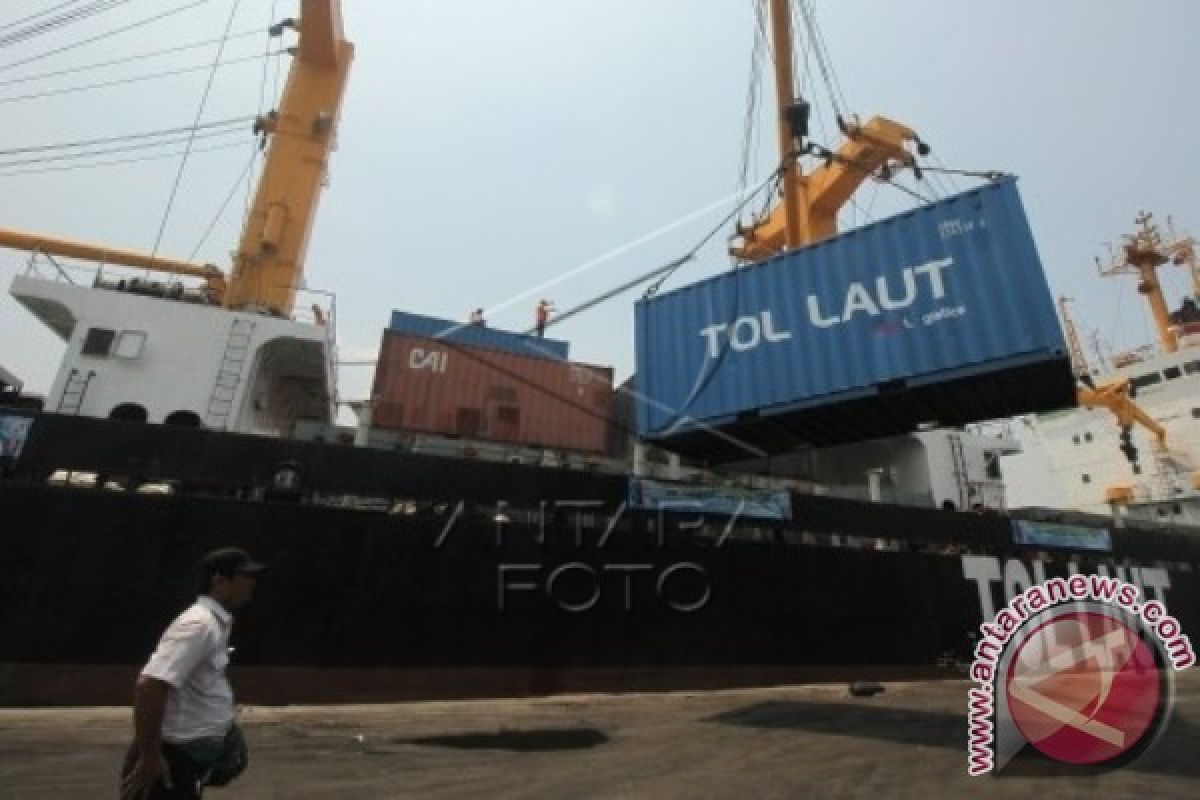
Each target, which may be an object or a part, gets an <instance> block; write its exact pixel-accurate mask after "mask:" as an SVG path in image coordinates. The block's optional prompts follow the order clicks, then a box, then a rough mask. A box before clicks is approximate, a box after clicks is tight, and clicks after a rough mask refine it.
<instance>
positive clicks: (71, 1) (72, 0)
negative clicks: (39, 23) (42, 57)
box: [0, 0, 83, 31]
mask: <svg viewBox="0 0 1200 800" xmlns="http://www.w3.org/2000/svg"><path fill="white" fill-rule="evenodd" d="M82 2H83V0H67V2H65V3H59V4H58V5H56V6H51V7H50V8H47V9H45V10H43V11H35V12H34V13H32V14H28V15H26V16H24V17H21V18H20V19H15V20H13V21H12V22H6V23H4V24H3V25H0V31H6V30H8V29H9V28H15V27H17V26H18V25H24V24H25V23H26V22H29V21H30V20H35V19H37V18H38V17H44V16H46V15H47V14H53V13H54V12H55V11H58V10H59V9H62V8H66V7H67V6H77V5H79V4H80V3H82Z"/></svg>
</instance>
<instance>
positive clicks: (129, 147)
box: [0, 129, 246, 169]
mask: <svg viewBox="0 0 1200 800" xmlns="http://www.w3.org/2000/svg"><path fill="white" fill-rule="evenodd" d="M223 136H238V137H240V138H241V139H242V141H243V142H245V141H246V135H245V133H243V132H242V131H238V130H220V129H218V130H212V131H207V132H205V133H198V134H195V135H192V133H191V131H188V132H187V133H185V134H183V135H182V136H181V137H176V138H174V139H163V140H161V141H147V142H139V143H137V144H123V145H118V146H116V147H102V148H100V149H97V150H83V151H80V152H65V153H63V152H60V153H52V154H49V155H40V156H35V157H33V158H21V159H17V160H15V161H7V162H0V169H4V168H6V167H19V166H27V165H29V164H46V163H52V162H55V161H71V160H73V159H80V158H90V157H93V156H107V155H113V154H115V153H132V152H136V151H138V150H153V149H155V148H156V147H173V146H176V145H181V144H186V143H187V142H188V140H189V139H215V138H220V137H223Z"/></svg>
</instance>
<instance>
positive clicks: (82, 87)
mask: <svg viewBox="0 0 1200 800" xmlns="http://www.w3.org/2000/svg"><path fill="white" fill-rule="evenodd" d="M271 55H274V54H273V53H268V54H267V57H269V56H271ZM262 58H264V56H263V55H262V54H261V53H258V54H255V55H252V56H243V57H241V58H232V59H229V60H228V61H221V62H219V63H217V64H199V65H196V66H191V67H180V68H178V69H169V70H163V71H161V72H148V73H145V74H142V75H133V76H130V77H128V78H116V79H114V80H110V81H99V82H97V83H84V84H79V85H77V86H65V87H63V88H61V89H46V90H44V91H41V92H33V93H30V94H22V95H15V96H13V97H0V104H7V103H19V102H22V101H25V100H42V99H44V98H47V97H58V96H60V95H64V94H77V93H78V92H88V91H93V90H96V89H111V88H113V87H116V86H125V85H127V84H131V83H143V82H145V81H152V80H158V79H160V78H171V77H175V76H176V75H188V74H191V73H193V72H203V71H205V70H211V69H216V68H220V67H229V66H233V65H235V64H245V63H248V62H251V61H258V60H260V59H262Z"/></svg>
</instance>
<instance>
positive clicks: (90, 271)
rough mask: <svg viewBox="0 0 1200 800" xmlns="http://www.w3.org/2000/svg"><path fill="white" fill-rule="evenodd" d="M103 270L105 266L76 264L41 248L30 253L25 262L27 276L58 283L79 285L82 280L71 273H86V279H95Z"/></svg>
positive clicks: (89, 280)
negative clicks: (76, 278)
mask: <svg viewBox="0 0 1200 800" xmlns="http://www.w3.org/2000/svg"><path fill="white" fill-rule="evenodd" d="M102 270H103V266H99V267H97V266H87V265H84V264H75V263H70V262H63V261H59V260H58V259H57V258H55V257H54V256H52V255H50V254H49V253H43V252H41V251H40V250H34V251H33V252H31V253H30V254H29V258H28V259H27V260H26V262H25V271H24V275H25V277H27V278H39V279H41V280H50V281H54V282H56V283H69V284H71V285H72V286H75V285H78V284H79V283H80V281H77V280H75V279H74V278H72V277H71V273H73V272H74V273H80V274H83V275H86V276H87V277H86V281H88V282H91V281H94V280H95V277H94V276H96V275H97V274H99V273H100V272H101V271H102Z"/></svg>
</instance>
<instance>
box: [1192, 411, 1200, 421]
mask: <svg viewBox="0 0 1200 800" xmlns="http://www.w3.org/2000/svg"><path fill="white" fill-rule="evenodd" d="M1192 419H1200V408H1193V409H1192Z"/></svg>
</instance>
